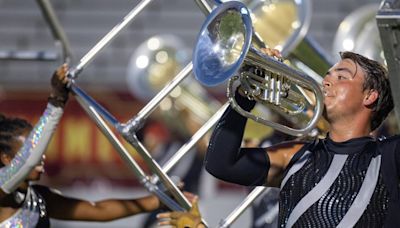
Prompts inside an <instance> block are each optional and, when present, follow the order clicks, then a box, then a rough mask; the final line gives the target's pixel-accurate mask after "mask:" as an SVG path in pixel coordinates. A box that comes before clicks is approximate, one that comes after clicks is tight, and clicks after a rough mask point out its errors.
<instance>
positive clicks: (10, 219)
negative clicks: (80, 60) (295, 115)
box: [0, 65, 191, 227]
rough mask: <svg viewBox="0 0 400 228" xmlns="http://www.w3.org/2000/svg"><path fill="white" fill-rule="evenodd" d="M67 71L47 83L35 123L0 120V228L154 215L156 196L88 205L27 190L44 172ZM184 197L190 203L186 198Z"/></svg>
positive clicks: (48, 191) (44, 189) (61, 106)
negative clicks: (45, 99) (46, 93)
mask: <svg viewBox="0 0 400 228" xmlns="http://www.w3.org/2000/svg"><path fill="white" fill-rule="evenodd" d="M67 70H68V69H67V66H66V65H63V66H61V67H60V68H59V69H58V70H57V71H56V72H55V73H54V75H53V77H52V79H51V85H52V91H51V94H50V96H49V98H48V104H47V107H46V109H45V111H44V113H43V115H42V116H41V118H40V119H39V121H38V123H37V124H36V125H35V126H34V127H32V126H31V125H30V124H29V123H28V122H27V121H25V120H23V119H18V118H7V117H5V116H4V115H0V158H1V166H2V167H1V169H0V227H49V226H50V222H49V217H50V218H55V219H62V220H80V221H110V220H114V219H118V218H123V217H127V216H131V215H135V214H138V213H143V212H150V211H153V210H156V209H158V208H159V207H160V206H161V204H160V201H159V200H158V198H157V197H156V196H153V195H150V196H146V197H142V198H136V199H126V200H120V199H108V200H103V201H99V202H89V201H85V200H80V199H75V198H70V197H66V196H63V195H62V194H61V193H60V192H58V191H55V190H53V189H50V188H48V187H45V186H40V185H34V184H31V182H32V181H38V180H39V179H40V176H41V173H42V172H43V171H44V169H43V165H44V164H43V163H44V155H43V154H44V152H45V150H46V147H47V144H48V143H49V141H50V139H51V137H52V135H53V132H54V131H55V129H56V127H57V124H58V122H59V121H60V119H61V116H62V114H63V109H64V106H65V104H66V102H67V100H68V89H67V88H66V83H67V78H66V72H67ZM186 196H187V197H191V195H190V194H189V193H187V194H186Z"/></svg>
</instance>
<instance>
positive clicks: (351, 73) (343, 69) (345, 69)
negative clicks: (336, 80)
mask: <svg viewBox="0 0 400 228" xmlns="http://www.w3.org/2000/svg"><path fill="white" fill-rule="evenodd" d="M334 71H345V72H348V73H349V74H350V75H354V73H353V72H351V70H350V69H349V68H346V67H340V68H336V69H334Z"/></svg>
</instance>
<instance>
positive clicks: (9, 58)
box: [0, 0, 395, 227]
mask: <svg viewBox="0 0 400 228" xmlns="http://www.w3.org/2000/svg"><path fill="white" fill-rule="evenodd" d="M267 2H269V1H267ZM271 2H273V1H271ZM309 2H310V4H311V11H310V13H309V16H310V24H309V28H308V31H307V36H309V37H310V39H312V41H313V42H315V44H317V46H319V47H320V48H321V50H323V51H324V52H325V53H326V56H327V57H328V58H329V59H331V60H335V59H336V58H337V57H338V54H337V53H338V51H339V50H344V49H347V50H356V51H359V52H361V50H362V51H366V53H364V54H367V55H369V56H370V57H373V58H375V59H379V60H380V61H382V62H383V61H384V60H383V59H380V58H383V55H382V51H381V49H380V43H379V37H378V32H377V30H376V27H374V26H372V27H371V26H370V27H367V26H365V27H364V25H365V24H366V23H367V22H369V21H370V20H371V19H370V18H372V17H373V16H374V13H376V10H377V9H378V6H379V3H380V1H374V0H354V1H348V0H337V1H329V0H318V1H317V0H314V1H309ZM51 3H52V5H53V7H54V10H55V13H56V15H57V17H58V19H59V21H60V23H61V25H62V28H63V29H64V30H65V33H66V36H67V39H68V41H69V45H70V47H71V56H72V58H71V65H72V66H74V65H75V64H77V62H78V61H79V59H80V58H81V57H82V56H84V55H85V54H86V53H87V52H88V51H89V50H90V48H92V47H93V46H94V45H95V44H96V43H97V42H98V41H99V40H100V39H101V38H102V37H103V36H104V35H105V34H106V33H107V32H109V31H110V30H111V29H112V28H113V27H114V26H115V25H116V24H118V23H119V22H120V21H121V20H122V18H123V17H124V16H125V15H126V14H127V13H128V12H129V11H130V10H131V9H133V8H134V7H135V6H136V5H137V4H138V3H139V1H136V0H130V1H128V0H113V1H109V0H74V1H66V0H57V1H51ZM354 12H359V13H358V14H357V15H364V16H363V17H364V18H362V19H359V20H361V22H360V23H362V26H360V25H352V24H350V25H349V24H348V25H347V27H348V28H347V30H346V31H347V33H349V36H350V35H354V34H350V33H357V35H358V34H362V33H365V34H367V36H366V35H365V34H364V35H363V36H362V38H360V40H358V41H357V43H359V44H368V45H369V46H361V47H355V44H354V40H353V41H352V40H351V39H347V40H346V34H343V31H342V32H341V33H340V34H339V26H340V24H341V22H342V21H343V20H344V19H345V18H346V17H348V16H349V15H350V14H352V13H354ZM371 15H372V16H371ZM281 17H282V16H281ZM360 17H361V16H360ZM204 20H205V15H204V14H203V13H202V12H201V11H200V9H199V7H198V6H197V4H196V3H195V2H194V1H190V0H169V1H166V0H154V1H153V2H152V3H150V4H149V6H148V7H146V8H145V9H144V10H143V11H142V12H141V13H140V14H139V15H138V16H137V18H136V19H135V20H134V21H132V23H130V25H129V26H128V27H127V28H126V29H124V30H123V31H122V32H121V33H120V34H119V35H118V36H117V37H116V38H115V40H113V41H112V42H111V43H110V44H109V46H107V47H106V48H105V49H104V50H102V51H101V52H100V53H99V54H98V55H97V56H96V58H94V60H93V62H91V63H90V64H89V65H88V66H87V67H86V68H85V69H84V71H83V72H82V73H81V74H80V76H79V78H78V79H77V80H76V82H77V84H78V85H79V86H80V87H81V88H83V89H84V90H85V91H86V92H87V93H89V94H90V95H91V96H93V97H94V98H95V99H96V100H97V101H98V102H99V103H100V104H101V105H104V107H105V108H106V109H107V110H109V111H110V112H111V113H112V114H113V115H115V116H116V117H117V118H118V119H119V120H120V121H121V122H125V121H127V120H129V119H130V118H132V117H133V116H135V114H136V113H138V112H139V111H140V109H141V108H142V107H143V106H144V105H145V104H146V103H147V102H148V101H149V100H150V99H151V98H152V97H153V96H154V95H155V94H156V92H157V90H159V89H160V88H162V86H163V85H164V84H165V82H168V81H169V80H171V78H172V77H173V76H175V74H176V73H177V72H179V70H180V69H181V68H182V67H183V66H185V65H186V64H187V63H189V62H190V61H191V54H192V50H193V47H194V45H195V43H196V38H197V36H198V33H199V31H200V28H201V25H202V23H203V22H204ZM372 20H373V19H372ZM372 23H374V21H372ZM373 25H376V24H373ZM349 26H350V27H349ZM352 26H358V27H352ZM349 28H350V29H349ZM351 28H354V29H353V30H352V29H351ZM342 30H343V28H342ZM270 32H271V33H273V31H270ZM367 38H368V39H367ZM376 39H377V41H376V42H375V40H376ZM367 41H368V42H369V43H367ZM352 42H353V43H352ZM150 45H153V46H152V47H153V48H151V46H150ZM370 49H372V50H371V51H369V50H370ZM157 50H158V51H159V50H161V51H159V52H157V53H155V51H157ZM368 51H369V52H368ZM61 55H62V53H61V48H60V45H59V44H57V43H55V41H54V38H53V36H52V34H51V31H50V29H49V26H48V24H47V23H46V20H45V19H44V17H43V15H42V14H41V11H40V7H39V6H38V4H37V2H36V1H26V0H0V112H2V113H5V114H6V115H13V116H19V117H23V118H26V119H28V120H30V121H31V122H33V123H34V122H36V121H37V119H38V118H39V116H40V115H41V113H42V111H43V110H44V107H45V104H46V98H47V95H48V93H49V87H50V86H49V79H50V77H51V75H52V73H53V72H54V70H55V69H56V68H57V67H58V66H59V65H60V64H61V63H62V58H61V57H60V56H61ZM36 57H38V58H39V59H36V60H34V59H32V58H36ZM152 58H154V59H152ZM27 59H31V60H27ZM149 65H150V66H149ZM165 74H168V75H167V76H166V75H165ZM186 84H187V85H188V86H187V88H188V90H189V91H197V89H198V86H197V87H195V88H192V87H191V86H193V85H194V84H196V82H193V80H191V79H188V80H187V82H186ZM150 85H151V86H150ZM200 87H201V86H200ZM199 90H200V91H202V92H201V94H202V95H196V94H195V95H194V96H195V97H196V96H197V97H199V96H203V95H204V94H203V92H204V91H206V95H205V98H204V101H205V104H206V106H208V108H209V110H206V111H205V112H212V111H214V110H216V109H215V108H214V107H213V105H216V106H217V105H218V104H219V102H223V101H224V99H226V98H225V87H217V88H203V89H199ZM210 97H211V98H210ZM173 102H174V101H173ZM189 103H191V102H190V101H189ZM167 106H168V103H167V102H166V103H165V105H164V106H163V107H167ZM165 110H167V111H165ZM191 112H193V110H192V108H191V107H187V106H184V107H183V108H182V107H181V108H178V111H177V110H175V109H174V110H170V108H168V107H167V108H165V109H163V108H162V107H161V108H160V109H159V110H158V111H157V112H156V113H155V114H154V115H152V116H151V118H150V119H149V121H148V122H147V123H146V125H145V127H143V129H142V131H141V132H140V135H138V136H140V137H141V138H140V139H141V140H143V142H145V145H146V146H147V147H148V148H149V149H150V150H151V152H152V153H153V156H155V157H157V159H159V160H160V161H162V159H163V158H165V154H167V153H173V152H174V151H176V148H179V145H182V143H183V142H184V141H185V140H187V139H188V138H189V137H190V135H191V134H193V132H194V131H193V129H197V128H198V127H199V126H201V124H202V123H203V122H204V118H205V117H204V115H205V116H206V117H207V115H208V114H204V115H202V114H199V115H193V113H191ZM186 119H188V121H189V122H192V123H195V124H193V125H194V126H189V125H190V124H188V123H187V122H185V120H186ZM177 120H181V121H177ZM177 122H182V123H177ZM394 125H395V123H394ZM255 128H257V127H255ZM262 130H263V131H265V132H266V133H265V135H268V134H270V132H271V129H264V128H262ZM175 144H176V145H175ZM124 145H125V146H126V148H128V149H129V151H130V152H131V154H132V156H133V157H134V158H135V159H137V160H138V161H139V163H141V158H140V156H139V155H138V154H136V152H135V151H134V149H132V148H131V147H130V146H129V145H128V144H127V143H125V144H124ZM203 146H204V145H203ZM203 151H204V148H203V147H202V146H201V145H199V146H198V147H196V148H195V149H194V152H193V153H192V155H190V156H188V157H189V158H185V159H186V161H185V162H184V163H185V164H186V166H185V165H183V167H180V169H181V170H177V171H176V172H177V175H180V176H181V178H182V179H185V183H186V186H187V189H188V190H190V191H193V192H195V193H197V194H199V195H200V209H201V211H202V213H203V215H204V217H205V220H206V221H208V222H209V224H210V225H212V226H215V225H216V224H218V222H219V221H220V220H221V219H223V218H224V217H226V216H227V215H228V214H229V212H230V211H231V210H233V208H234V207H235V206H236V205H237V204H238V203H239V202H241V201H242V199H243V198H244V197H245V196H246V195H247V193H248V189H245V188H243V187H239V186H236V185H231V184H227V183H223V182H221V181H218V180H216V179H215V178H213V177H211V176H210V175H208V174H207V173H205V172H204V170H203V168H202V164H201V162H202V159H203V157H202V156H203ZM145 169H146V168H145ZM177 169H178V168H177ZM46 170H47V172H46V175H45V176H44V177H43V179H42V181H41V182H42V183H43V184H47V185H49V186H51V187H54V188H57V189H60V190H61V191H63V192H64V193H65V194H66V195H71V196H74V197H82V198H86V199H91V200H98V199H104V198H110V197H122V198H125V197H139V196H142V195H145V194H147V191H146V189H145V188H143V187H142V186H141V185H140V184H139V183H138V181H137V179H136V177H135V176H134V175H133V173H132V172H131V171H130V170H129V169H128V168H127V166H126V165H125V163H124V161H122V160H121V158H120V157H119V155H118V154H117V153H116V152H115V151H114V150H113V148H112V146H111V144H110V143H109V142H108V141H107V139H106V138H105V137H104V136H103V135H102V133H101V132H100V131H99V130H98V129H97V127H96V125H95V124H94V123H93V122H92V121H91V120H90V118H89V117H88V116H87V115H86V114H85V112H84V111H83V110H82V108H81V107H80V106H79V105H78V103H77V102H76V101H75V99H74V98H72V99H71V101H70V102H69V103H68V105H67V108H66V113H65V115H64V117H63V120H62V122H61V124H60V126H59V127H58V129H57V132H56V134H55V137H54V138H53V140H52V143H51V145H50V146H49V149H48V152H47V161H46ZM251 216H252V215H251V211H250V210H247V211H246V212H245V213H244V214H243V215H242V216H240V218H239V219H238V220H237V221H236V222H235V223H234V224H233V225H232V227H250V223H251ZM146 217H147V215H138V216H135V217H132V218H127V219H122V220H119V221H115V222H111V223H75V222H73V223H72V222H62V221H55V220H54V221H52V224H53V226H54V227H144V226H143V222H144V221H145V219H146Z"/></svg>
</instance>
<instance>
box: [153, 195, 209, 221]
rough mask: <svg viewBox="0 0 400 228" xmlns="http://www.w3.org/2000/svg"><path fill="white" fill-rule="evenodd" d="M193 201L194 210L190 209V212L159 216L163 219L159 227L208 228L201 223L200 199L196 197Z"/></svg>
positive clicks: (173, 212)
mask: <svg viewBox="0 0 400 228" xmlns="http://www.w3.org/2000/svg"><path fill="white" fill-rule="evenodd" d="M185 196H186V195H185ZM186 197H187V196H186ZM192 200H193V201H192V208H191V209H190V211H189V212H181V211H172V212H166V213H160V214H158V215H157V218H158V219H161V221H160V222H159V223H158V225H159V226H165V225H169V226H171V227H176V228H204V227H206V226H205V225H204V224H203V223H202V222H201V214H200V211H199V206H198V197H197V196H195V197H194V198H193V199H192Z"/></svg>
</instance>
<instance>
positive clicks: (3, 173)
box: [0, 103, 63, 193]
mask: <svg viewBox="0 0 400 228" xmlns="http://www.w3.org/2000/svg"><path fill="white" fill-rule="evenodd" d="M62 114H63V109H62V108H60V107H55V106H53V105H51V104H50V103H48V104H47V107H46V110H45V111H44V113H43V115H42V116H41V117H40V119H39V122H38V123H37V124H36V125H35V127H34V128H33V129H32V131H31V133H30V134H29V136H28V137H27V138H26V139H25V142H24V145H23V146H22V148H21V149H20V150H19V151H18V152H17V154H15V156H14V158H13V159H12V161H11V164H9V165H6V166H4V167H2V168H1V169H0V187H1V189H2V190H3V191H4V192H5V193H11V192H13V191H14V190H15V189H16V188H17V187H18V185H19V184H20V183H21V182H22V181H23V180H24V179H25V178H26V176H27V175H29V173H30V172H31V170H32V169H33V168H34V167H35V166H36V165H38V164H39V162H40V160H41V159H42V155H43V153H44V152H45V150H46V148H47V145H48V144H49V142H50V139H51V137H52V135H53V133H54V131H55V129H56V127H57V125H58V122H59V121H60V119H61V116H62Z"/></svg>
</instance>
